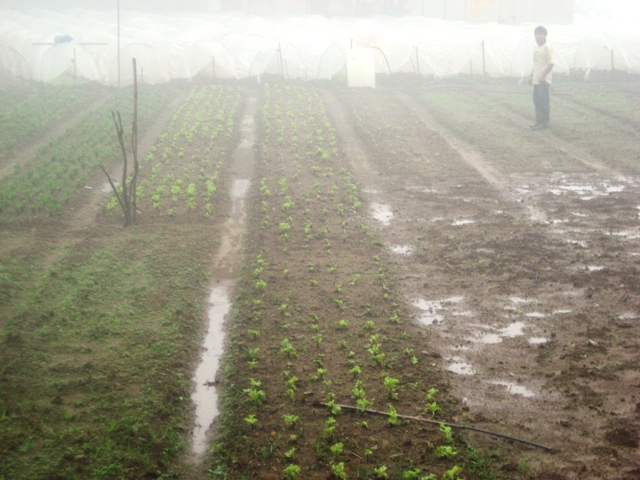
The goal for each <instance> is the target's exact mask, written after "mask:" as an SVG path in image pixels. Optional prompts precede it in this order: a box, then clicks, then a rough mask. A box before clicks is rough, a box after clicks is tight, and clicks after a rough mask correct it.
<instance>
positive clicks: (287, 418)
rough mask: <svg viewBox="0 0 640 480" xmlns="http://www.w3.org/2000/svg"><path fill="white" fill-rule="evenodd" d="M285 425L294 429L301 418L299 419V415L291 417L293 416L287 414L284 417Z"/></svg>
mask: <svg viewBox="0 0 640 480" xmlns="http://www.w3.org/2000/svg"><path fill="white" fill-rule="evenodd" d="M282 418H283V420H284V423H285V424H286V425H287V426H288V427H289V428H293V427H295V426H296V423H298V420H299V418H300V417H298V416H297V415H291V414H287V415H283V416H282Z"/></svg>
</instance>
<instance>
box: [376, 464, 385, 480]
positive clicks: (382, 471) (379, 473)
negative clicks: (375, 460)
mask: <svg viewBox="0 0 640 480" xmlns="http://www.w3.org/2000/svg"><path fill="white" fill-rule="evenodd" d="M373 474H374V475H375V476H376V478H380V479H383V478H389V475H388V474H387V466H386V465H382V466H381V467H378V468H374V469H373Z"/></svg>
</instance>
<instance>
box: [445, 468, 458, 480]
mask: <svg viewBox="0 0 640 480" xmlns="http://www.w3.org/2000/svg"><path fill="white" fill-rule="evenodd" d="M461 473H462V468H460V467H459V466H457V465H454V466H453V468H452V469H451V470H447V471H446V472H444V474H443V475H442V480H462V479H461V478H459V477H458V475H459V474H461Z"/></svg>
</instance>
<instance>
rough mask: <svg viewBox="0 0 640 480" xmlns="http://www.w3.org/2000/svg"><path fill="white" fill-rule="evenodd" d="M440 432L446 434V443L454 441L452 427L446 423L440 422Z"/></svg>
mask: <svg viewBox="0 0 640 480" xmlns="http://www.w3.org/2000/svg"><path fill="white" fill-rule="evenodd" d="M440 432H442V435H443V436H444V443H453V436H452V435H451V427H447V426H446V425H445V424H444V423H440Z"/></svg>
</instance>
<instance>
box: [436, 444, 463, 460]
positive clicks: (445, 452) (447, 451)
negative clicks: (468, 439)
mask: <svg viewBox="0 0 640 480" xmlns="http://www.w3.org/2000/svg"><path fill="white" fill-rule="evenodd" d="M456 455H458V452H457V451H456V450H455V449H454V448H453V447H451V446H449V445H441V446H439V447H437V448H436V457H439V458H448V457H454V456H456Z"/></svg>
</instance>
